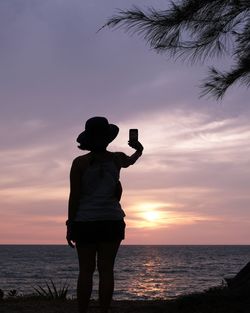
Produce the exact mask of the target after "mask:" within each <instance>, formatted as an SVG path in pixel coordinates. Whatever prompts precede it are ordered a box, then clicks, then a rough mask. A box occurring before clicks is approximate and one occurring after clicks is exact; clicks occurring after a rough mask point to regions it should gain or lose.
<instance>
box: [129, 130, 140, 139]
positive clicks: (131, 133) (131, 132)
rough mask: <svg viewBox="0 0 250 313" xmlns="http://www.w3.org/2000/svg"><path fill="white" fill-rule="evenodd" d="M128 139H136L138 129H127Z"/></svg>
mask: <svg viewBox="0 0 250 313" xmlns="http://www.w3.org/2000/svg"><path fill="white" fill-rule="evenodd" d="M129 141H138V129H136V128H132V129H130V130H129Z"/></svg>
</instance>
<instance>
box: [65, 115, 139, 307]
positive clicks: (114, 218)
mask: <svg viewBox="0 0 250 313" xmlns="http://www.w3.org/2000/svg"><path fill="white" fill-rule="evenodd" d="M118 132H119V128H118V127H117V126H116V125H113V124H109V122H108V120H107V119H106V118H105V117H93V118H91V119H89V120H88V121H87V122H86V124H85V131H84V132H82V133H81V134H80V135H79V136H78V138H77V142H78V143H79V144H80V145H79V148H80V149H82V150H88V151H90V152H89V153H87V154H84V155H82V156H79V157H77V158H76V159H75V160H74V161H73V163H72V167H71V172H70V196H69V208H68V220H67V222H66V225H67V241H68V244H69V246H71V247H74V246H76V249H77V253H78V260H79V277H78V284H77V299H78V306H79V312H80V313H86V312H87V308H88V304H89V300H90V296H91V292H92V280H93V273H94V271H95V268H96V263H97V269H98V272H99V301H100V307H101V312H102V313H107V312H108V309H109V306H110V302H111V300H112V295H113V290H114V273H113V269H114V262H115V257H116V254H117V251H118V248H119V246H120V243H121V241H122V240H123V239H124V230H125V223H124V217H125V213H124V211H123V210H122V208H121V205H120V203H119V200H120V197H121V192H122V188H121V184H120V181H119V175H120V170H121V168H123V167H124V168H125V167H128V166H130V165H132V164H134V163H135V162H136V160H137V159H138V158H139V157H140V156H141V155H142V151H143V146H142V145H141V144H140V143H139V142H138V141H133V142H131V141H129V146H130V147H132V148H134V149H135V150H136V151H135V152H134V154H132V155H131V156H127V155H126V154H125V153H122V152H110V151H108V150H107V146H108V145H109V143H110V142H112V141H113V140H114V139H115V137H116V136H117V135H118Z"/></svg>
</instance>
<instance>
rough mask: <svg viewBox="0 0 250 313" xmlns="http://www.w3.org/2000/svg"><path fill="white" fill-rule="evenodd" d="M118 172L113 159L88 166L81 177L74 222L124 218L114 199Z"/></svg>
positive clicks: (117, 201)
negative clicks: (80, 189) (79, 195)
mask: <svg viewBox="0 0 250 313" xmlns="http://www.w3.org/2000/svg"><path fill="white" fill-rule="evenodd" d="M119 176H120V170H119V168H118V167H117V165H116V164H115V161H114V159H113V158H112V159H110V160H106V161H102V162H100V163H93V164H89V166H88V167H87V168H86V170H85V171H84V173H83V176H82V183H81V185H82V191H81V197H80V201H79V205H78V209H77V212H76V217H75V221H104V220H121V219H123V217H124V216H125V213H124V211H123V210H122V208H121V205H120V203H119V200H118V199H117V198H116V197H115V191H116V186H117V183H118V181H119Z"/></svg>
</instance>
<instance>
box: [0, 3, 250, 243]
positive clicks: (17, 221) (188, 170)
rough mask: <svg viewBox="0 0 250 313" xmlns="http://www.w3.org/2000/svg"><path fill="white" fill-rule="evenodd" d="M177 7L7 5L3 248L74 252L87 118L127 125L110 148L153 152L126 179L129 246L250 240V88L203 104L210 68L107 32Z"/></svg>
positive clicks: (0, 34)
mask: <svg viewBox="0 0 250 313" xmlns="http://www.w3.org/2000/svg"><path fill="white" fill-rule="evenodd" d="M133 5H137V6H139V7H141V8H146V7H147V6H154V7H155V8H162V9H166V8H167V7H168V1H167V0H161V1H160V0H159V1H157V0H155V1H149V0H143V1H141V0H133V1H132V0H127V1H122V0H105V2H104V1H101V0H91V1H83V0H70V1H69V0H52V1H51V0H43V1H40V0H3V1H1V2H0V45H1V49H0V69H1V71H0V105H1V115H0V119H1V123H0V155H1V163H0V171H1V175H0V243H1V244H65V243H66V242H65V220H66V219H67V200H68V194H69V170H70V166H71V163H72V160H73V159H74V158H75V157H76V156H78V155H81V154H82V151H81V150H79V149H78V148H77V144H76V141H75V140H76V137H77V136H78V134H79V133H80V132H81V131H83V129H84V125H85V121H86V120H87V119H88V118H90V117H92V116H105V117H107V118H108V120H109V121H110V122H111V123H114V124H116V125H118V126H119V128H120V132H119V135H118V137H117V138H116V139H115V140H114V141H113V142H112V143H111V145H110V146H109V149H110V151H123V152H125V153H127V154H132V153H133V150H132V149H131V148H130V147H128V145H127V141H128V130H129V128H138V129H139V138H140V141H141V142H142V144H143V145H144V154H143V156H142V157H141V158H140V160H138V162H137V163H136V164H135V165H134V166H131V167H129V168H127V169H123V170H122V172H121V182H122V184H123V188H124V191H123V198H122V202H121V204H122V207H123V209H124V210H125V212H126V224H127V230H126V239H125V241H124V242H123V243H124V244H250V231H249V230H250V210H249V206H250V193H249V190H250V145H249V143H250V123H249V118H250V102H249V96H250V93H249V91H250V90H249V89H247V88H245V87H244V86H238V85H236V86H234V87H232V88H230V89H229V90H228V92H227V93H226V95H225V97H224V98H223V100H222V101H215V100H214V99H212V98H200V97H199V95H200V88H199V85H200V83H201V81H202V80H203V79H204V77H205V76H206V74H207V67H208V66H209V65H211V64H217V65H218V67H219V68H221V67H223V66H226V65H228V64H229V63H228V62H229V61H230V60H228V59H227V58H223V59H222V60H208V61H207V62H206V63H205V64H196V65H191V64H188V63H185V62H182V61H181V60H179V61H174V60H171V59H169V58H168V57H167V56H166V55H159V54H157V53H155V52H154V51H153V50H152V49H150V48H149V47H148V46H147V44H146V42H145V41H144V40H143V39H142V38H141V37H138V36H136V35H134V36H130V35H129V34H127V33H125V32H124V31H123V30H119V29H118V30H113V29H103V30H102V31H100V32H98V29H99V28H100V27H102V26H103V24H104V23H105V22H106V21H107V19H108V18H109V17H111V16H112V15H113V14H114V13H116V12H117V9H126V8H131V7H132V6H133Z"/></svg>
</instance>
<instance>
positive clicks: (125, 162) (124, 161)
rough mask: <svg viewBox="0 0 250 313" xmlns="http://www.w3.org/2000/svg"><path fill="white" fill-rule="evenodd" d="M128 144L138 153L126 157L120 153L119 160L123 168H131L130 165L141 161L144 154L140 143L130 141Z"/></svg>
mask: <svg viewBox="0 0 250 313" xmlns="http://www.w3.org/2000/svg"><path fill="white" fill-rule="evenodd" d="M128 144H129V146H130V147H131V148H133V149H135V150H136V151H135V152H134V153H133V154H132V155H130V156H128V155H126V154H125V153H123V152H118V159H119V162H120V166H121V167H129V166H130V165H133V164H134V163H135V162H136V161H137V160H138V159H139V157H140V156H141V155H142V152H143V146H142V144H141V143H140V142H139V141H133V142H132V141H129V142H128Z"/></svg>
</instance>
